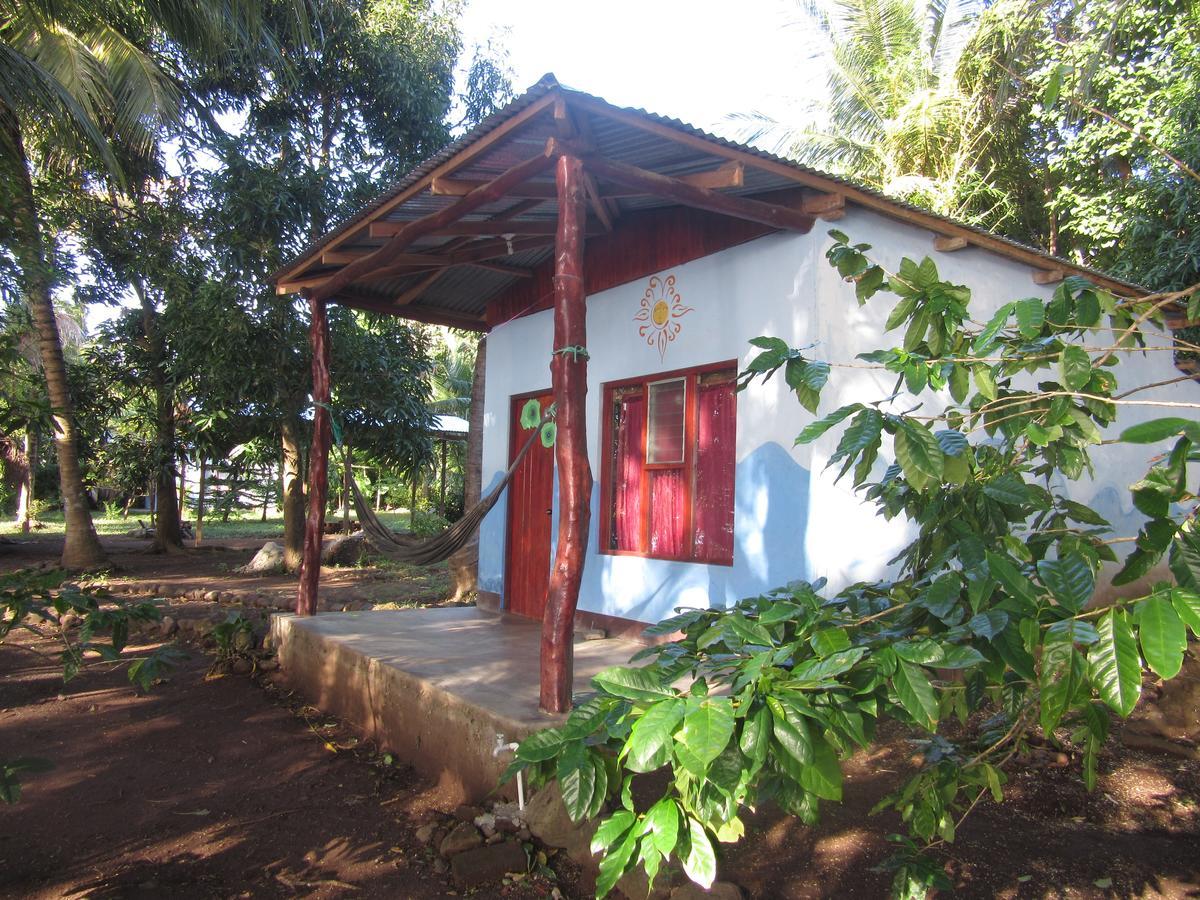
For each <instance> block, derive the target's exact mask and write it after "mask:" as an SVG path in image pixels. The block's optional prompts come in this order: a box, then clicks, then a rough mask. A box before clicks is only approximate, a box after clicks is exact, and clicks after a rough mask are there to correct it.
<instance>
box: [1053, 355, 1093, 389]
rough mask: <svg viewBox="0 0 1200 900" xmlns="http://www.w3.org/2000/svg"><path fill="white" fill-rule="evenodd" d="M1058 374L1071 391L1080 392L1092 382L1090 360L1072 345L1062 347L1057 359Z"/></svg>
mask: <svg viewBox="0 0 1200 900" xmlns="http://www.w3.org/2000/svg"><path fill="white" fill-rule="evenodd" d="M1058 366H1059V374H1060V376H1061V378H1062V382H1063V384H1065V385H1066V386H1067V387H1068V388H1069V389H1071V390H1072V391H1081V390H1083V389H1084V388H1085V387H1087V383H1088V382H1089V381H1091V380H1092V360H1091V358H1090V357H1089V356H1088V355H1087V351H1086V350H1084V349H1083V348H1082V347H1077V346H1075V345H1074V344H1068V345H1067V346H1066V347H1063V351H1062V353H1061V354H1060V355H1059V358H1058Z"/></svg>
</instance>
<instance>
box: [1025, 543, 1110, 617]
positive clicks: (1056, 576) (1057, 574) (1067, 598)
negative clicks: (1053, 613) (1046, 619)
mask: <svg viewBox="0 0 1200 900" xmlns="http://www.w3.org/2000/svg"><path fill="white" fill-rule="evenodd" d="M1037 570H1038V575H1039V576H1041V579H1042V584H1044V585H1045V586H1046V587H1047V588H1049V589H1050V593H1051V594H1053V595H1054V599H1055V600H1057V601H1058V602H1059V603H1061V604H1062V605H1063V606H1064V607H1066V608H1067V609H1069V610H1070V611H1071V612H1072V613H1077V612H1079V611H1080V610H1081V609H1083V607H1084V604H1086V603H1087V602H1088V600H1090V599H1091V598H1092V592H1093V591H1094V590H1095V589H1096V579H1095V577H1094V576H1093V575H1092V569H1091V566H1089V565H1088V563H1087V560H1085V559H1084V558H1083V557H1082V556H1080V555H1079V554H1077V553H1069V554H1067V555H1066V556H1064V557H1063V558H1062V559H1043V560H1040V561H1039V562H1038V564H1037Z"/></svg>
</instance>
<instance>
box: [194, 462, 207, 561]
mask: <svg viewBox="0 0 1200 900" xmlns="http://www.w3.org/2000/svg"><path fill="white" fill-rule="evenodd" d="M207 474H208V460H207V459H205V457H204V454H201V455H200V484H199V485H198V486H197V488H196V541H195V543H196V544H197V545H199V543H200V542H201V541H202V540H204V481H205V476H206V475H207Z"/></svg>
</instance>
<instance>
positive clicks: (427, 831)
mask: <svg viewBox="0 0 1200 900" xmlns="http://www.w3.org/2000/svg"><path fill="white" fill-rule="evenodd" d="M436 828H437V826H436V825H434V824H433V823H432V822H427V823H426V824H424V825H422V826H421V827H420V828H418V829H417V840H418V841H420V842H421V843H422V844H429V843H432V841H433V832H434V830H435V829H436Z"/></svg>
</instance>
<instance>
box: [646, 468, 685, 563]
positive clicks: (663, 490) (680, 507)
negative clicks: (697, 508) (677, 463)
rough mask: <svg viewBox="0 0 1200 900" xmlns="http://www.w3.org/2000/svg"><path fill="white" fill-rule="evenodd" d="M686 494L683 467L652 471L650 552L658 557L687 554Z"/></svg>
mask: <svg viewBox="0 0 1200 900" xmlns="http://www.w3.org/2000/svg"><path fill="white" fill-rule="evenodd" d="M684 494H685V491H684V483H683V469H682V468H679V469H654V470H652V471H651V472H650V553H651V554H653V555H654V556H670V557H678V556H682V555H683V539H684V525H685V523H686V522H687V508H686V504H685V497H684Z"/></svg>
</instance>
